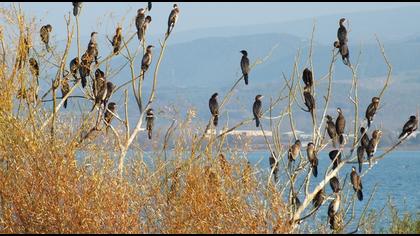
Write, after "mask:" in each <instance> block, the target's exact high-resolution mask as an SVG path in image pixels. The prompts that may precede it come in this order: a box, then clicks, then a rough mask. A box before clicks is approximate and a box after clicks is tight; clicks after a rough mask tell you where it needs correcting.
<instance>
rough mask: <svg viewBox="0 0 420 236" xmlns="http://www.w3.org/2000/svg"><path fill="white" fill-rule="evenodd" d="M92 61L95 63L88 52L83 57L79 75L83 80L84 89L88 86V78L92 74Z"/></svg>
mask: <svg viewBox="0 0 420 236" xmlns="http://www.w3.org/2000/svg"><path fill="white" fill-rule="evenodd" d="M92 61H93V57H92V56H91V55H89V53H87V52H86V53H84V54H83V55H82V62H81V64H80V67H79V74H80V78H81V80H82V87H83V88H84V87H86V84H87V80H86V77H87V76H89V74H90V66H91V64H92Z"/></svg>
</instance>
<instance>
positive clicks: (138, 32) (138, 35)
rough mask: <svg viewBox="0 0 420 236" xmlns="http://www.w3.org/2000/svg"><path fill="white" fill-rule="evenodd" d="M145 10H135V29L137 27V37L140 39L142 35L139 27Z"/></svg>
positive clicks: (141, 24)
mask: <svg viewBox="0 0 420 236" xmlns="http://www.w3.org/2000/svg"><path fill="white" fill-rule="evenodd" d="M145 12H146V11H145V10H144V9H143V8H140V9H138V10H137V16H136V29H137V38H138V39H139V40H140V41H141V40H142V35H141V27H142V26H143V23H144V17H145V14H144V13H145Z"/></svg>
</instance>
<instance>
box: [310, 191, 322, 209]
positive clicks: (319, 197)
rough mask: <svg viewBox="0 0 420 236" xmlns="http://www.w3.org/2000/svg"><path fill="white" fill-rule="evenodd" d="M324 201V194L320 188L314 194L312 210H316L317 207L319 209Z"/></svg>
mask: <svg viewBox="0 0 420 236" xmlns="http://www.w3.org/2000/svg"><path fill="white" fill-rule="evenodd" d="M324 200H325V193H324V189H322V188H321V189H320V190H319V191H318V192H317V193H316V195H315V197H314V199H312V205H313V206H314V208H318V207H320V206H321V205H322V203H323V202H324Z"/></svg>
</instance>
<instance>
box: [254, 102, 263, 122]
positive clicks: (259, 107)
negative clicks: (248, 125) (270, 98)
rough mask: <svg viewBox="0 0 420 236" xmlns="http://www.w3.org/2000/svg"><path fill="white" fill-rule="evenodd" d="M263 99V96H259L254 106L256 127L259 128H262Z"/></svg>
mask: <svg viewBox="0 0 420 236" xmlns="http://www.w3.org/2000/svg"><path fill="white" fill-rule="evenodd" d="M262 98H263V96H262V95H257V96H256V97H255V102H254V105H253V106H252V112H253V113H254V118H255V125H256V126H257V127H259V126H260V118H261V117H262V115H263V114H262V102H261V99H262Z"/></svg>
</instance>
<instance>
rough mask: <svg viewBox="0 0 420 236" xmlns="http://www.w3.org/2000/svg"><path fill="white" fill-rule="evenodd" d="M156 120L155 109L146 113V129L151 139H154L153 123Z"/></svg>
mask: <svg viewBox="0 0 420 236" xmlns="http://www.w3.org/2000/svg"><path fill="white" fill-rule="evenodd" d="M154 120H155V117H154V114H153V109H152V108H150V109H148V110H147V113H146V129H147V135H148V137H149V139H152V130H153V121H154Z"/></svg>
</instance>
